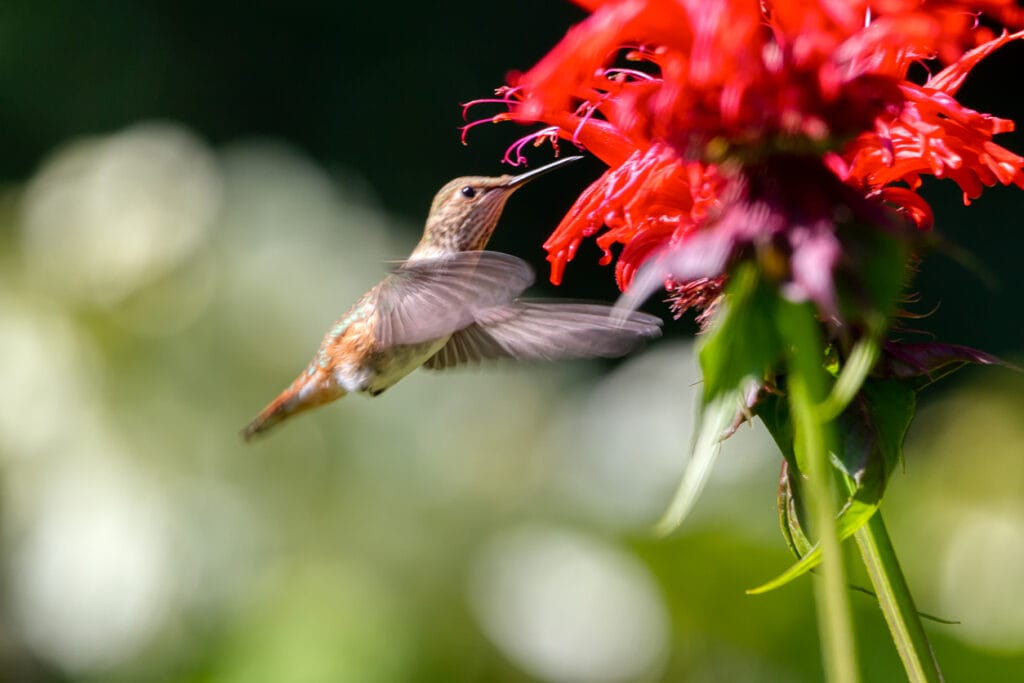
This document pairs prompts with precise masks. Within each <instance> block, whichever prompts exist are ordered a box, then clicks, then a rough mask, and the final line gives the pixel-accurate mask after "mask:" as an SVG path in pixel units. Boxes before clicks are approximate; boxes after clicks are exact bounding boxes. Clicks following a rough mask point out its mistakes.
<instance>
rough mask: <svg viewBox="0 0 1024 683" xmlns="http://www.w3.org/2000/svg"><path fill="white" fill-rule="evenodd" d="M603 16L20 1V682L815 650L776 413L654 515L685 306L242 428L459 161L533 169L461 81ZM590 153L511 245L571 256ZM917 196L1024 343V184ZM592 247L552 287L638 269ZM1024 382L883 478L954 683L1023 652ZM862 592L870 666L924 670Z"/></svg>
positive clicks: (683, 444)
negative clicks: (766, 426) (580, 350)
mask: <svg viewBox="0 0 1024 683" xmlns="http://www.w3.org/2000/svg"><path fill="white" fill-rule="evenodd" d="M581 17H582V14H581V13H580V11H579V10H577V9H576V8H575V7H573V6H571V5H569V4H568V3H565V4H563V3H557V2H554V3H552V2H548V1H547V0H529V1H526V0H520V1H519V2H515V3H504V4H494V5H488V4H480V3H478V4H475V5H472V4H471V5H467V4H465V3H448V4H445V5H443V6H434V5H433V4H430V3H422V4H418V5H409V6H402V7H396V6H383V5H376V4H372V3H361V4H354V3H343V2H342V3H325V2H293V3H275V2H255V3H249V4H248V5H245V6H242V5H237V4H233V3H232V4H229V3H204V2H195V1H178V2H148V3H139V2H132V1H128V0H120V1H116V0H109V1H107V2H100V3H81V2H72V1H71V0H53V1H51V2H47V3H33V2H27V1H25V0H18V1H11V0H9V1H8V2H5V3H3V4H2V5H0V130H2V131H3V133H2V135H3V143H4V144H3V153H2V154H0V183H2V186H0V496H2V497H0V534H2V535H0V544H2V545H0V563H2V564H0V571H2V574H0V576H2V582H0V680H11V681H195V682H207V681H209V682H211V683H212V682H220V681H229V682H235V681H246V682H249V681H256V682H259V681H275V682H277V681H299V682H319V681H380V682H391V681H507V682H511V681H551V682H554V683H562V682H565V683H589V682H594V683H615V682H619V681H699V682H711V681H787V682H788V681H794V682H795V681H815V680H818V679H819V678H820V666H819V660H818V652H817V635H816V626H815V621H814V608H813V604H812V602H811V599H810V596H811V581H812V580H814V579H811V578H805V579H803V580H801V581H798V582H797V583H796V584H794V585H791V586H789V587H786V588H784V589H782V590H780V591H777V592H775V593H772V594H769V595H767V596H761V597H747V596H745V595H744V593H743V591H744V589H745V588H748V587H751V586H754V585H757V584H759V583H761V582H762V581H764V580H766V579H768V578H770V577H772V576H774V575H775V574H776V573H777V572H779V571H780V570H781V569H783V568H784V567H785V566H787V564H788V563H789V562H790V557H789V555H788V552H787V551H786V549H785V547H784V544H783V541H782V539H781V537H780V536H779V534H778V531H777V528H776V522H775V512H774V494H775V485H776V481H777V474H778V460H779V458H778V455H777V453H776V452H775V450H774V448H773V446H772V445H771V443H770V440H769V439H768V437H767V436H766V435H765V434H764V433H763V431H762V430H760V429H759V428H754V429H749V430H748V429H745V430H743V431H742V432H741V433H739V434H738V435H737V436H736V437H735V438H734V439H733V440H731V441H730V442H729V443H728V444H727V446H726V450H725V454H724V455H723V457H722V458H721V459H720V460H719V465H718V467H717V470H716V472H715V474H714V476H713V479H712V481H711V483H710V485H709V488H708V490H707V492H706V494H705V495H704V496H703V498H702V499H701V501H700V503H699V505H698V508H697V510H696V512H695V514H694V516H693V517H692V518H691V519H689V520H688V521H687V522H686V524H685V525H684V526H683V528H682V529H681V530H680V532H679V533H678V535H677V536H675V537H673V538H671V539H668V540H658V539H653V538H651V536H650V534H649V529H650V525H651V523H652V522H653V520H655V519H656V518H657V516H658V515H659V513H660V512H661V511H662V508H663V506H664V505H665V504H666V502H667V500H668V498H669V496H670V495H671V492H672V490H673V488H674V486H675V484H676V481H677V477H678V474H679V472H680V471H681V470H682V467H683V465H684V463H685V458H686V451H687V446H688V443H689V438H690V429H691V423H692V419H693V413H694V399H695V394H696V392H697V390H698V389H699V387H698V386H697V383H698V381H699V378H698V375H697V373H696V371H695V368H694V365H695V363H694V360H693V358H692V345H691V341H690V339H691V332H692V328H691V326H690V325H689V324H687V323H686V322H685V321H684V322H678V323H672V322H669V323H668V326H667V327H668V329H667V335H666V338H664V339H662V340H659V341H657V342H655V343H653V344H651V345H650V346H649V347H648V348H647V349H645V350H644V351H642V352H640V353H638V354H636V355H635V356H634V357H633V358H630V359H627V360H625V361H623V362H621V363H618V364H597V363H572V364H565V365H558V366H545V365H524V366H510V365H502V366H498V367H495V368H488V369H483V370H480V371H476V372H473V371H470V372H456V373H453V374H450V375H444V376H441V375H431V374H428V373H425V372H422V373H416V374H414V375H413V376H411V377H409V378H408V379H406V380H405V381H403V382H402V384H401V385H400V386H399V387H396V388H395V389H393V390H391V391H389V392H387V393H385V394H384V395H382V396H380V397H379V398H377V399H375V400H373V401H367V400H364V399H362V398H361V397H354V398H348V399H346V400H344V401H343V402H340V403H338V404H335V405H332V406H329V407H327V408H324V409H321V410H319V411H317V412H316V413H313V414H311V415H309V416H304V417H302V418H299V419H297V420H296V421H295V422H293V423H289V424H288V425H287V426H285V427H283V428H281V430H280V431H279V432H275V433H274V434H273V435H272V436H271V437H270V438H268V439H266V440H263V441H260V442H259V443H257V444H256V445H253V446H249V447H246V446H243V444H242V443H241V442H240V440H239V439H238V436H237V431H238V429H239V428H240V427H241V426H242V425H244V424H245V422H246V421H247V420H248V419H249V418H251V417H252V415H253V414H254V413H255V412H256V411H257V410H258V409H259V408H260V407H262V405H263V404H264V403H265V402H266V401H268V400H269V399H270V398H272V397H273V396H274V395H275V394H276V392H277V391H279V390H280V389H281V388H283V386H284V385H286V384H287V383H288V382H290V381H291V379H292V378H293V376H294V375H295V374H296V373H297V372H298V371H299V370H300V369H301V368H302V367H303V366H304V365H305V363H306V362H307V360H308V358H309V356H310V355H311V354H312V352H313V351H314V349H315V347H316V345H317V344H318V343H319V340H320V337H321V335H322V333H323V331H324V330H325V329H326V328H327V327H328V326H329V324H330V323H331V322H332V321H333V320H334V319H335V318H336V317H337V316H338V315H339V314H340V313H341V312H342V311H343V310H344V309H345V308H346V307H347V306H348V304H349V303H350V302H351V301H352V300H353V299H354V298H355V297H357V296H358V295H359V294H361V293H362V292H363V291H364V290H365V289H366V288H367V287H368V286H370V285H372V284H373V283H374V281H375V280H376V279H377V278H379V277H380V276H381V275H382V273H383V272H384V268H383V266H382V265H381V263H382V261H384V260H386V259H392V258H400V257H401V256H403V255H404V254H405V253H407V251H408V250H409V248H410V247H411V246H412V245H413V244H414V243H415V241H416V239H417V232H418V229H419V225H420V224H421V222H422V219H423V216H424V213H425V211H426V208H427V206H428V205H429V202H430V199H431V197H432V195H433V193H434V192H435V191H436V189H437V188H438V187H439V186H440V184H441V183H443V182H444V181H446V180H447V179H448V178H449V177H452V176H455V175H461V174H467V173H493V174H497V173H500V172H504V169H502V168H501V167H500V165H499V159H500V157H501V155H502V153H503V151H504V148H505V146H506V145H507V144H508V143H509V142H511V141H512V140H513V139H514V138H515V137H517V134H521V131H520V130H518V129H516V128H515V127H514V126H512V125H511V124H509V125H507V126H493V127H492V126H482V127H479V128H477V129H475V130H474V131H473V133H472V134H471V135H470V139H469V140H470V146H468V147H463V146H461V145H460V144H459V137H458V131H457V127H458V126H459V125H460V124H461V119H460V114H459V108H458V103H460V102H464V101H467V100H470V99H474V98H478V97H485V96H487V95H488V94H489V93H490V92H491V90H492V89H493V88H494V87H495V86H497V85H500V84H501V82H502V81H503V78H504V74H505V72H506V71H507V70H508V69H524V68H527V67H529V66H530V65H531V64H532V63H533V62H534V61H535V60H536V59H537V58H539V57H540V56H541V55H542V54H543V53H544V51H545V50H546V49H547V48H548V47H550V46H551V45H553V44H554V42H555V41H557V39H558V38H559V37H560V36H561V35H562V33H563V32H564V30H565V29H566V28H567V27H568V26H569V25H570V24H571V23H572V22H574V21H577V20H579V19H580V18H581ZM1022 65H1024V49H1022V48H1021V46H1019V45H1014V46H1010V47H1008V48H1006V49H1004V50H1003V51H1001V52H1000V53H999V54H998V55H996V56H995V57H994V58H993V59H991V60H990V61H989V62H987V63H985V64H983V65H982V66H981V67H980V68H979V69H978V70H977V72H976V74H975V75H974V77H972V80H970V81H969V82H968V84H967V86H965V88H964V91H963V99H964V100H965V101H966V102H967V103H968V104H969V105H970V106H974V107H976V108H978V109H980V110H983V111H991V112H993V113H995V114H997V115H1000V116H1007V117H1013V118H1016V119H1018V120H1024V102H1022V99H1021V98H1022V95H1021V91H1020V88H1017V87H1009V85H1010V84H1012V83H1016V82H1017V77H1016V76H1013V74H1019V73H1020V69H1021V67H1022ZM1015 135H1016V134H1015ZM1003 143H1004V144H1006V145H1007V146H1009V147H1011V148H1012V149H1015V150H1017V151H1018V152H1020V151H1022V150H1024V144H1022V140H1021V137H1020V136H1019V135H1018V136H1016V137H1015V136H1014V135H1008V136H1004V140H1003ZM549 158H550V155H549V153H548V152H547V151H546V150H535V151H534V152H533V156H532V160H533V161H534V163H535V164H539V163H541V162H543V161H546V160H548V159H549ZM600 170H601V166H600V165H599V164H597V163H596V162H593V161H588V162H585V163H581V164H576V165H574V166H572V167H570V168H567V169H565V170H562V171H559V172H558V173H557V174H553V175H551V176H547V177H545V178H544V180H543V181H541V182H538V183H537V184H535V185H531V187H530V188H528V189H526V190H523V191H522V192H521V193H520V194H518V195H517V196H516V198H515V199H513V201H512V202H511V204H510V206H509V209H508V211H507V213H506V216H505V218H504V219H503V221H502V224H501V226H500V227H499V232H498V234H497V235H496V237H495V240H494V242H493V246H494V247H495V248H496V249H498V250H501V251H508V252H511V253H515V254H517V255H520V256H522V257H523V258H526V259H527V260H529V261H531V262H532V263H534V264H535V265H536V266H537V268H538V271H539V272H541V273H544V272H545V271H544V268H543V266H544V262H543V252H542V251H541V249H540V244H541V243H542V241H543V240H544V238H545V237H546V235H547V233H548V232H549V231H550V230H551V228H552V226H553V225H554V224H555V223H556V222H557V220H558V219H559V218H560V216H561V215H562V213H564V211H565V210H566V208H567V207H568V206H569V205H570V204H571V203H572V200H573V198H574V196H576V195H577V194H578V193H579V191H580V190H581V189H582V188H583V187H585V186H586V184H587V183H588V182H589V181H590V180H592V179H593V178H594V177H596V176H597V174H598V173H599V172H600ZM928 197H929V199H930V200H932V201H933V203H934V206H935V208H936V214H937V216H938V223H939V229H940V231H941V233H942V234H943V235H945V236H947V237H948V238H949V239H950V240H951V241H953V242H955V243H956V244H958V245H960V246H962V247H964V249H966V250H967V251H968V252H969V253H971V254H972V255H973V256H974V257H975V258H976V259H977V264H981V265H977V264H975V265H970V266H965V265H964V264H963V263H961V262H958V261H957V260H956V259H954V258H951V257H950V256H944V255H942V254H936V255H933V256H932V257H930V259H929V260H928V261H926V263H925V264H924V266H923V267H922V272H921V274H920V276H919V279H918V281H917V289H918V290H919V292H920V301H919V302H918V303H915V304H914V305H913V306H914V308H915V310H917V311H919V312H924V311H928V310H931V309H932V308H935V307H936V306H937V307H938V308H937V310H935V312H934V313H933V314H932V315H931V316H930V317H927V318H925V319H923V320H921V321H918V326H919V327H920V328H921V329H923V330H925V331H927V332H928V333H931V334H934V335H935V336H936V337H937V338H940V339H942V340H945V341H950V342H958V343H965V344H971V345H974V346H978V347H981V348H984V349H986V350H989V351H993V352H996V353H999V354H1002V355H1004V356H1006V357H1008V358H1010V359H1013V360H1016V361H1018V362H1020V361H1021V360H1022V359H1024V331H1022V316H1021V313H1022V310H1024V309H1022V306H1021V304H1020V297H1021V294H1022V287H1021V285H1020V282H1019V279H1018V278H1019V271H1020V269H1019V259H1020V254H1021V253H1022V251H1024V231H1022V230H1021V227H1022V226H1021V219H1020V215H1021V210H1022V209H1024V196H1022V195H1021V194H1020V193H1019V191H1018V190H1005V189H1002V188H998V189H996V190H992V191H990V192H989V193H987V194H986V195H984V196H983V197H982V199H981V200H979V201H977V202H976V204H975V206H973V207H970V208H969V209H965V208H964V207H963V206H962V205H961V202H960V197H959V193H958V191H957V190H956V188H955V187H953V186H951V185H949V186H947V185H943V184H935V185H933V186H930V187H929V188H928ZM597 255H598V252H597V249H596V248H595V247H593V245H585V247H584V248H582V249H581V253H580V256H579V257H578V259H577V261H575V262H574V263H573V264H572V265H571V266H570V268H569V271H568V273H567V277H566V284H565V285H564V286H563V287H561V288H559V289H557V290H555V289H553V288H550V287H548V286H547V285H546V284H544V283H540V284H539V285H538V287H537V292H538V293H541V294H550V293H552V292H554V293H556V294H557V295H558V296H570V297H572V296H584V297H587V298H599V299H607V300H610V299H612V298H613V297H614V296H615V289H614V286H613V283H612V278H611V271H610V269H607V268H600V267H598V266H596V265H595V261H596V257H597ZM540 279H541V280H543V279H544V277H543V276H542V277H541V278H540ZM649 309H650V310H651V311H653V312H657V313H659V314H661V315H665V314H666V311H665V309H664V308H663V307H661V305H660V304H658V303H657V302H653V303H652V304H651V305H650V307H649ZM1022 414H1024V381H1022V379H1021V376H1020V375H1018V374H1014V373H1012V372H1010V371H1007V370H999V369H992V368H987V369H974V370H969V371H964V372H963V373H961V374H960V375H958V376H957V377H955V378H954V379H953V380H951V381H947V382H946V383H944V384H943V385H942V386H940V387H937V388H935V389H933V390H931V393H929V394H927V395H926V397H925V401H924V405H923V408H922V412H921V414H920V418H919V420H918V421H917V423H916V424H915V426H914V428H913V430H912V433H911V435H910V438H909V441H908V445H907V462H906V467H905V470H904V471H903V472H901V473H900V475H899V476H898V477H897V479H896V481H894V483H893V485H892V488H891V490H890V493H889V496H888V498H887V502H886V513H887V519H888V521H889V524H890V527H891V531H892V534H893V536H894V540H895V542H896V545H897V550H898V552H899V553H900V556H901V558H902V560H903V562H904V567H905V570H906V572H907V574H908V577H909V579H910V583H911V586H912V587H913V588H914V590H915V594H916V597H917V600H918V603H919V605H920V607H921V608H922V609H923V610H925V611H927V612H931V613H934V614H937V615H940V616H942V617H944V618H947V619H953V620H957V621H959V622H960V623H959V624H957V625H940V624H930V625H929V629H930V632H931V634H932V636H933V638H934V645H935V648H936V650H937V654H938V656H939V659H940V661H941V662H942V663H943V666H944V668H945V671H946V674H947V678H948V679H949V680H951V681H957V680H963V681H967V680H970V681H1019V680H1024V457H1022V456H1024V452H1022V451H1024V449H1022V445H1021V444H1022V443H1024V420H1022V419H1021V415H1022ZM853 601H854V607H855V610H856V617H857V622H858V627H859V631H858V638H859V649H860V652H861V656H862V660H863V662H864V673H865V680H870V681H889V680H893V681H895V680H901V677H902V674H901V670H900V667H899V663H898V660H897V658H896V655H895V653H894V651H893V648H892V645H891V643H890V642H889V641H888V637H887V633H886V630H885V626H884V624H883V622H882V620H881V617H880V616H879V614H878V610H877V608H876V607H875V606H874V605H873V603H872V601H871V599H870V598H867V597H864V596H861V595H854V597H853Z"/></svg>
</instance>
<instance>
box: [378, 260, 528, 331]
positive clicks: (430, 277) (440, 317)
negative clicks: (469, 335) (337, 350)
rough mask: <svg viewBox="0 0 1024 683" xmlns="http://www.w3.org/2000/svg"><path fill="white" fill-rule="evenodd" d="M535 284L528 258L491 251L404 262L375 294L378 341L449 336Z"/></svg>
mask: <svg viewBox="0 0 1024 683" xmlns="http://www.w3.org/2000/svg"><path fill="white" fill-rule="evenodd" d="M532 283H533V269H531V268H530V266H529V265H528V264H527V263H526V262H525V261H523V260H522V259H519V258H516V257H515V256H509V255H508V254H499V253H497V252H493V251H464V252H457V253H454V254H452V255H450V256H444V257H438V258H422V259H415V260H411V261H404V262H402V263H401V265H399V266H398V267H397V268H396V269H395V271H394V272H393V273H391V274H390V275H389V276H388V277H387V278H385V280H384V281H383V282H382V283H381V284H380V286H379V287H378V288H377V290H376V292H375V295H376V310H377V313H378V315H379V316H380V317H379V322H378V325H377V328H376V331H375V337H376V342H377V344H378V346H382V347H385V348H390V347H392V346H402V345H408V344H421V343H424V342H428V341H432V340H435V339H440V338H443V337H446V336H448V335H450V334H452V333H453V332H455V331H456V330H460V329H462V328H464V327H466V326H467V325H470V324H472V323H473V322H474V321H475V320H476V319H477V316H478V315H479V313H480V312H481V311H483V310H485V309H489V308H493V307H495V306H500V305H502V304H507V303H509V302H511V301H512V300H513V299H515V298H516V297H517V296H519V295H520V294H521V293H522V292H523V290H525V289H526V288H527V287H529V286H530V285H531V284H532Z"/></svg>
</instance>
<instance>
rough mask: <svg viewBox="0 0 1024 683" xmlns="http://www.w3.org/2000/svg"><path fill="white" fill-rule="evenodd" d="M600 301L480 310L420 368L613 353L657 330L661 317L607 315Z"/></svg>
mask: <svg viewBox="0 0 1024 683" xmlns="http://www.w3.org/2000/svg"><path fill="white" fill-rule="evenodd" d="M611 311H612V308H611V307H610V306H607V305H604V304H594V303H564V302H532V301H514V302H512V303H510V304H508V305H505V306H496V307H494V308H489V309H487V310H484V311H482V312H480V313H479V314H478V315H477V318H476V321H475V322H474V323H473V324H471V325H469V326H468V327H466V328H464V329H461V330H459V331H458V332H456V333H454V334H453V335H452V337H451V339H450V340H449V341H448V343H447V344H446V345H445V346H444V347H443V348H442V349H441V350H440V351H438V352H437V354H436V355H434V356H433V357H432V358H430V360H428V361H427V362H426V363H424V367H427V368H430V369H432V370H444V369H445V368H450V367H454V366H457V365H471V364H475V363H479V362H480V361H483V360H491V359H496V358H517V359H530V360H557V359H568V358H594V357H600V358H616V357H618V356H624V355H626V354H627V353H629V352H630V351H632V350H633V349H635V348H636V347H637V346H639V344H640V343H641V342H642V341H643V340H644V339H649V338H651V337H656V336H658V335H659V334H661V320H660V319H659V318H657V317H655V316H653V315H648V314H646V313H640V312H637V311H632V312H630V313H628V314H625V315H623V316H621V317H614V318H613V317H610V314H611Z"/></svg>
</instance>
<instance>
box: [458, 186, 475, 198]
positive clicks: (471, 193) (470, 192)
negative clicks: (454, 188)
mask: <svg viewBox="0 0 1024 683" xmlns="http://www.w3.org/2000/svg"><path fill="white" fill-rule="evenodd" d="M459 192H460V193H461V194H462V196H463V197H465V198H466V199H472V198H473V197H475V196H476V190H475V189H473V188H472V187H470V186H469V185H466V186H465V187H464V188H462V189H461V190H459Z"/></svg>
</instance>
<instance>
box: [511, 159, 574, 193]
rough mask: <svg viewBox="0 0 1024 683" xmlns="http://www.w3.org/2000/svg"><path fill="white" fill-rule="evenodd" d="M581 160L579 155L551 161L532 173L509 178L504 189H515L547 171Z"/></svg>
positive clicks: (528, 172)
mask: <svg viewBox="0 0 1024 683" xmlns="http://www.w3.org/2000/svg"><path fill="white" fill-rule="evenodd" d="M582 158H583V157H582V156H581V155H577V156H571V157H565V158H564V159H557V160H555V161H552V162H551V163H550V164H547V165H545V166H541V167H540V168H535V169H533V170H532V171H527V172H526V173H520V174H519V175H514V176H512V177H511V178H509V179H508V180H507V181H506V182H505V185H504V187H506V188H508V189H515V188H517V187H519V186H521V185H523V184H524V183H527V182H529V181H531V180H533V179H534V178H538V177H540V176H542V175H544V174H545V173H547V172H549V171H554V170H555V169H556V168H559V167H560V166H565V165H566V164H571V163H572V162H574V161H579V160H580V159H582Z"/></svg>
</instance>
